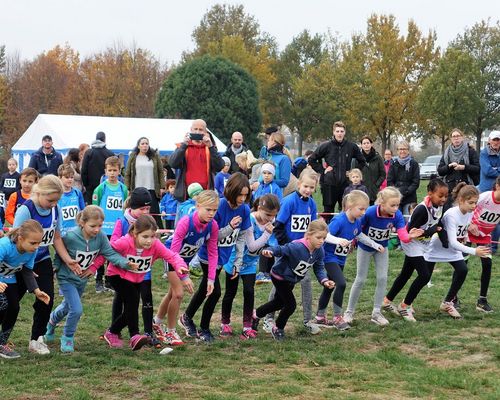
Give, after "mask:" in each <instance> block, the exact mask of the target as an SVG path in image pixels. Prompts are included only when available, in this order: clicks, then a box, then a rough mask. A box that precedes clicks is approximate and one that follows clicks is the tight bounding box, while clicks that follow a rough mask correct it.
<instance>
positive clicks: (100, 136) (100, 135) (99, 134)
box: [95, 132, 106, 142]
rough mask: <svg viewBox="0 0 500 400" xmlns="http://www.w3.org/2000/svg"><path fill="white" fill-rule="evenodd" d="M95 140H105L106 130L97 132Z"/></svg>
mask: <svg viewBox="0 0 500 400" xmlns="http://www.w3.org/2000/svg"><path fill="white" fill-rule="evenodd" d="M95 140H100V141H101V142H105V141H106V134H105V133H104V132H97V133H96V135H95Z"/></svg>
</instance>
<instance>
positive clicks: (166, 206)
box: [160, 179, 178, 229]
mask: <svg viewBox="0 0 500 400" xmlns="http://www.w3.org/2000/svg"><path fill="white" fill-rule="evenodd" d="M165 189H166V192H165V194H164V195H163V197H162V198H161V200H160V213H161V215H162V217H161V218H162V219H163V220H164V221H165V229H174V222H175V214H176V213H177V204H178V201H177V200H176V199H175V197H174V191H175V179H167V181H166V182H165Z"/></svg>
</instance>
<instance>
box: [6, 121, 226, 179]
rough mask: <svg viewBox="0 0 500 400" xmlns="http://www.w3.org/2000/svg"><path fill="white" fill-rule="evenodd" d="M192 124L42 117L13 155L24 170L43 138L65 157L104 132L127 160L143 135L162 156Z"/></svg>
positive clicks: (112, 147)
mask: <svg viewBox="0 0 500 400" xmlns="http://www.w3.org/2000/svg"><path fill="white" fill-rule="evenodd" d="M191 122H192V120H189V119H159V118H122V117H93V116H80V115H55V114H39V115H38V116H37V117H36V118H35V120H34V121H33V122H32V123H31V125H30V126H29V128H28V129H27V130H26V132H24V133H23V135H22V136H21V137H20V139H19V140H18V141H17V142H16V144H14V146H13V147H12V154H13V157H14V158H15V159H16V160H17V161H18V163H19V170H22V169H23V168H25V167H27V166H28V164H29V161H30V157H31V154H32V153H33V152H35V151H37V150H38V149H39V148H40V146H41V145H42V137H43V136H44V135H50V136H52V140H53V143H54V148H55V149H56V150H57V151H59V152H61V153H63V154H66V153H67V152H68V150H69V149H71V148H74V147H78V146H79V145H80V144H81V143H88V144H91V143H92V142H93V141H94V140H95V135H96V133H97V132H99V131H102V132H104V133H105V134H106V145H107V146H106V147H107V148H108V149H110V150H111V151H113V152H115V153H116V154H124V155H125V161H126V159H127V158H128V153H129V152H130V150H131V149H133V148H134V147H135V145H136V144H137V140H138V139H139V138H140V137H142V136H144V137H147V138H148V139H149V143H150V144H151V147H153V148H155V149H158V150H159V151H160V154H161V155H166V154H170V153H171V152H173V151H174V150H175V149H176V143H180V142H182V140H183V138H184V135H185V134H186V132H189V130H190V128H191ZM213 136H214V139H215V143H216V145H217V149H218V150H219V151H220V152H221V151H222V152H224V151H225V150H226V146H225V145H224V144H223V143H222V142H221V141H220V140H219V139H218V138H217V137H215V135H213Z"/></svg>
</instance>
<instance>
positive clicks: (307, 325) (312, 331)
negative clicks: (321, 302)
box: [304, 321, 321, 335]
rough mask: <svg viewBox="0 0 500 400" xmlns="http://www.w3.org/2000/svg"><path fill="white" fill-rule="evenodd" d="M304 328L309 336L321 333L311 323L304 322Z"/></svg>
mask: <svg viewBox="0 0 500 400" xmlns="http://www.w3.org/2000/svg"><path fill="white" fill-rule="evenodd" d="M304 328H306V329H307V331H308V332H309V333H310V334H311V335H317V334H318V333H321V329H320V328H319V326H318V325H316V323H314V322H313V321H307V322H304Z"/></svg>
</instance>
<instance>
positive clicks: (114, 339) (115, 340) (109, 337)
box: [104, 329, 123, 349]
mask: <svg viewBox="0 0 500 400" xmlns="http://www.w3.org/2000/svg"><path fill="white" fill-rule="evenodd" d="M104 340H105V341H106V342H107V343H108V344H109V347H113V348H116V349H119V348H121V347H123V340H121V339H120V336H119V335H117V334H115V333H111V332H110V331H109V329H108V330H107V331H106V332H105V333H104Z"/></svg>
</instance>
